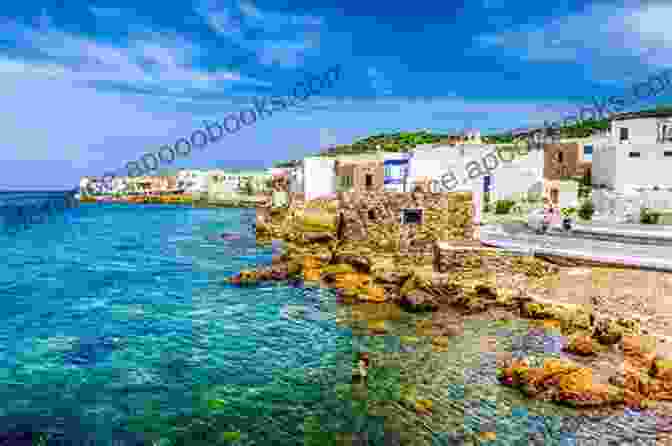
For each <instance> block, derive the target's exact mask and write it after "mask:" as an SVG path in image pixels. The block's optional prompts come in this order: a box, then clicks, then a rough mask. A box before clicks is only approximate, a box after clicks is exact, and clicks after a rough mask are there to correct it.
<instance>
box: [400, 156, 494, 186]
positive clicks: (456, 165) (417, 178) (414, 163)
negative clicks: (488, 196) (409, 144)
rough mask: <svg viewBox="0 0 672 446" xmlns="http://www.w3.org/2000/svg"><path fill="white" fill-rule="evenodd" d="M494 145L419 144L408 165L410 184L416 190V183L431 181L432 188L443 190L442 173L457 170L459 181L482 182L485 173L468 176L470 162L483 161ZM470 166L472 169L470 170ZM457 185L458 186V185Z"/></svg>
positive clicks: (455, 173)
mask: <svg viewBox="0 0 672 446" xmlns="http://www.w3.org/2000/svg"><path fill="white" fill-rule="evenodd" d="M494 150H495V146H489V145H483V144H480V145H477V144H473V145H472V144H469V145H464V144H463V145H458V146H450V145H430V144H425V145H422V146H418V147H416V149H415V150H414V151H413V154H412V157H411V158H410V160H409V166H408V188H407V190H409V191H413V188H414V187H415V185H416V184H422V183H424V182H426V181H428V180H429V181H431V191H432V192H442V191H445V188H444V187H443V186H442V185H441V178H442V176H443V175H448V177H447V178H448V179H450V176H451V172H452V173H454V175H455V179H456V182H457V184H467V183H468V184H471V183H474V182H477V183H479V184H482V183H483V175H479V176H474V175H472V178H469V176H470V175H469V172H470V171H471V169H469V162H470V161H474V162H477V163H479V164H480V165H481V166H482V164H483V161H482V160H483V159H484V157H485V155H486V154H487V153H490V152H493V151H494ZM467 169H469V171H468V170H467ZM455 187H457V186H455Z"/></svg>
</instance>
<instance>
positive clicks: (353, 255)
mask: <svg viewBox="0 0 672 446" xmlns="http://www.w3.org/2000/svg"><path fill="white" fill-rule="evenodd" d="M333 262H334V263H345V264H348V265H352V266H354V267H355V268H357V269H358V270H359V271H361V272H364V273H369V272H371V260H370V259H369V258H368V257H367V256H366V255H363V254H361V253H357V252H353V251H345V252H344V251H340V252H338V251H337V252H335V253H334V256H333Z"/></svg>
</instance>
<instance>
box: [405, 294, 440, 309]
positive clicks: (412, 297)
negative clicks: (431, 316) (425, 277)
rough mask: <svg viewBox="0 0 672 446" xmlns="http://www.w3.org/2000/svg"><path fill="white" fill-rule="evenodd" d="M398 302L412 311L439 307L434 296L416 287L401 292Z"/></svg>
mask: <svg viewBox="0 0 672 446" xmlns="http://www.w3.org/2000/svg"><path fill="white" fill-rule="evenodd" d="M400 303H401V306H402V308H404V309H405V310H406V311H408V312H412V313H417V312H425V311H436V310H438V309H439V305H438V303H437V302H436V300H435V298H434V296H432V295H431V294H429V293H426V292H425V291H422V290H418V289H414V290H412V291H410V292H407V293H402V298H401V302H400Z"/></svg>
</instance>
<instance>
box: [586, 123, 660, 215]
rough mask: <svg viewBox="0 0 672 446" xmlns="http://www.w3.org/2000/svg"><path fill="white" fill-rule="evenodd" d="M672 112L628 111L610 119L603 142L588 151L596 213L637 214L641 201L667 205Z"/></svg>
mask: <svg viewBox="0 0 672 446" xmlns="http://www.w3.org/2000/svg"><path fill="white" fill-rule="evenodd" d="M670 172H672V113H661V112H634V113H624V114H621V115H618V116H616V117H615V118H613V119H612V121H611V128H610V133H609V138H608V140H607V142H605V143H602V144H599V145H597V146H596V147H595V149H594V152H593V166H592V176H591V179H592V182H593V185H594V186H597V187H600V188H601V189H600V190H599V192H597V193H596V192H595V191H594V192H593V197H592V199H593V204H594V205H595V209H596V211H597V212H598V213H599V214H603V215H605V216H607V217H611V218H614V219H616V220H619V219H622V218H627V217H628V216H630V218H632V219H634V220H635V221H636V220H638V218H639V217H638V216H639V210H640V209H641V208H642V207H648V208H654V209H672V175H670Z"/></svg>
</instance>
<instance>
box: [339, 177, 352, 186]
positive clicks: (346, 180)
mask: <svg viewBox="0 0 672 446" xmlns="http://www.w3.org/2000/svg"><path fill="white" fill-rule="evenodd" d="M338 181H339V183H340V186H341V188H343V189H349V188H350V187H352V177H351V176H349V175H342V176H339V177H338Z"/></svg>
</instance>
